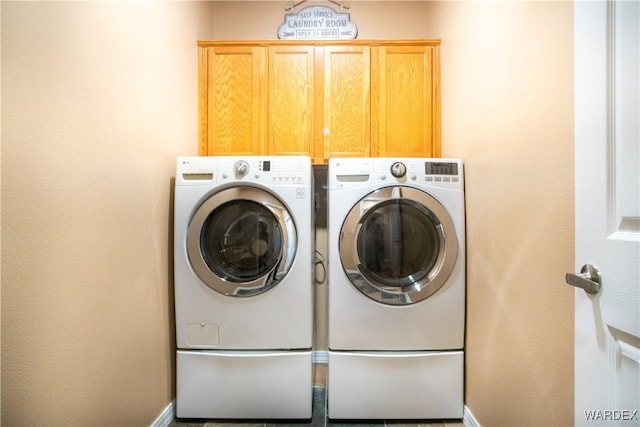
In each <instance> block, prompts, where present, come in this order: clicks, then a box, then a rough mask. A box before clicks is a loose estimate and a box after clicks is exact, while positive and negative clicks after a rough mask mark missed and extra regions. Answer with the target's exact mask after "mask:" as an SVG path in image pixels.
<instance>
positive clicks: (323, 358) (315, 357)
mask: <svg viewBox="0 0 640 427" xmlns="http://www.w3.org/2000/svg"><path fill="white" fill-rule="evenodd" d="M311 362H312V363H324V364H327V363H329V352H328V351H326V350H324V351H320V350H318V351H314V352H312V353H311Z"/></svg>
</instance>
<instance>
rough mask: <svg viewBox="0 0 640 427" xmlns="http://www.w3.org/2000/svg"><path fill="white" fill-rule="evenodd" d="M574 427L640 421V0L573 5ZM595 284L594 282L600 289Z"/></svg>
mask: <svg viewBox="0 0 640 427" xmlns="http://www.w3.org/2000/svg"><path fill="white" fill-rule="evenodd" d="M574 18H575V20H574V31H575V38H574V43H575V45H574V61H575V63H574V65H575V68H574V73H575V95H574V96H575V156H576V171H575V173H576V175H575V179H576V181H575V186H576V207H575V208H576V212H575V214H576V219H575V221H576V223H575V232H576V242H575V245H576V247H575V262H576V272H574V274H568V275H567V282H571V283H572V284H574V285H578V286H580V285H584V286H585V287H588V285H590V282H589V281H586V280H582V277H580V276H578V275H576V274H575V273H578V272H580V270H581V268H582V266H583V265H585V264H592V265H595V266H597V267H598V269H599V271H600V273H601V287H600V289H599V291H597V292H595V293H587V292H586V291H584V290H582V289H580V288H579V287H577V288H576V291H575V292H576V294H575V424H576V425H579V426H582V425H633V426H637V425H640V413H639V412H638V411H640V272H639V270H640V267H639V255H638V254H639V252H640V250H639V248H640V148H639V147H640V142H639V140H640V124H639V122H640V83H639V81H640V60H639V58H640V2H638V1H596V2H591V1H577V2H575V3H574ZM592 291H595V289H592Z"/></svg>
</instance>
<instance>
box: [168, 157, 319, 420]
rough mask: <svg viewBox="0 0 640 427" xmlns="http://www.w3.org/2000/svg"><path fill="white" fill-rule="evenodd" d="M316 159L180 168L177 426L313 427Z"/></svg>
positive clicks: (223, 161) (188, 160)
mask: <svg viewBox="0 0 640 427" xmlns="http://www.w3.org/2000/svg"><path fill="white" fill-rule="evenodd" d="M312 180H313V175H312V170H311V161H310V158H309V157H301V156H296V157H288V156H281V157H280V156H278V157H276V156H248V157H232V156H220V157H180V158H178V159H177V167H176V178H175V201H174V207H175V209H174V225H175V233H174V276H175V314H176V345H177V347H178V350H177V357H176V368H177V369H176V370H177V381H176V382H177V398H176V414H177V416H178V417H181V418H261V419H265V418H309V417H311V405H312V396H311V394H312V363H311V346H312V341H313V286H312V284H313V279H312V254H313V235H314V234H313V229H312V226H313V225H312V224H313V222H312V219H313V200H314V194H313V186H312Z"/></svg>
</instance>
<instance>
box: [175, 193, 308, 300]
mask: <svg viewBox="0 0 640 427" xmlns="http://www.w3.org/2000/svg"><path fill="white" fill-rule="evenodd" d="M296 245H297V234H296V228H295V224H294V221H293V218H292V217H291V214H290V213H289V210H288V209H287V208H286V206H285V205H284V204H283V203H282V202H281V201H280V200H279V199H278V198H276V197H275V196H274V195H272V194H270V193H268V192H266V191H264V190H260V189H258V188H253V187H232V188H228V189H225V190H222V191H220V192H218V193H215V194H213V195H212V196H211V197H209V198H208V199H207V200H206V201H205V202H204V203H202V205H200V206H199V207H198V209H197V210H196V211H195V213H194V215H193V217H192V218H191V222H190V223H189V227H188V231H187V255H188V257H189V262H190V263H191V266H192V267H193V269H194V271H195V273H196V274H197V275H198V277H199V278H200V280H202V281H203V282H204V283H205V284H206V285H207V286H208V287H210V288H211V289H213V290H214V291H216V292H219V293H221V294H224V295H228V296H235V297H248V296H253V295H258V294H262V293H264V292H267V291H268V290H270V289H271V288H273V287H274V286H276V285H277V284H278V283H280V282H281V281H282V279H283V278H284V277H285V276H286V275H287V273H288V272H289V269H290V268H291V265H292V263H293V260H294V258H295V252H296Z"/></svg>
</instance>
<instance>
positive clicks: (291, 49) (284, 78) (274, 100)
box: [266, 45, 315, 156]
mask: <svg viewBox="0 0 640 427" xmlns="http://www.w3.org/2000/svg"><path fill="white" fill-rule="evenodd" d="M313 67H314V48H313V46H291V45H284V46H270V47H269V76H268V82H269V83H268V85H269V96H268V99H269V107H268V116H267V135H268V138H267V150H266V151H267V154H271V155H308V156H311V155H312V153H311V151H312V147H313V132H314V82H315V79H314V68H313Z"/></svg>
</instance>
